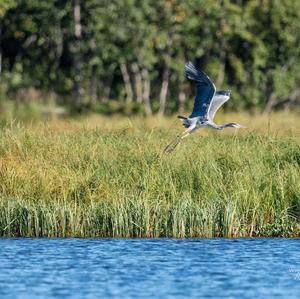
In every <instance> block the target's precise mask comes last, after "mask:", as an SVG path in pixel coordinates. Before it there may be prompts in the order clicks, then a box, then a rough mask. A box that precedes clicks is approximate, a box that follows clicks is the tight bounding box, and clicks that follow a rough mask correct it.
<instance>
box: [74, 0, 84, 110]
mask: <svg viewBox="0 0 300 299" xmlns="http://www.w3.org/2000/svg"><path fill="white" fill-rule="evenodd" d="M74 23H75V28H74V33H75V50H74V97H75V105H76V106H77V108H78V107H80V106H81V96H82V90H81V53H80V52H81V51H80V46H81V38H82V32H81V8H80V0H74Z"/></svg>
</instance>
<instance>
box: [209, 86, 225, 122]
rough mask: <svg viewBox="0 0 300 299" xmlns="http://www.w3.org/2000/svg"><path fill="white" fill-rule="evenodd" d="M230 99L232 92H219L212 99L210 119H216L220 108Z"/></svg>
mask: <svg viewBox="0 0 300 299" xmlns="http://www.w3.org/2000/svg"><path fill="white" fill-rule="evenodd" d="M229 98H230V91H229V90H226V91H217V92H216V93H215V95H214V96H213V98H212V101H211V104H210V107H209V110H208V118H209V119H210V120H213V119H214V117H215V114H216V112H217V111H218V110H219V108H220V107H221V106H222V105H223V104H224V103H225V102H227V101H228V100H229Z"/></svg>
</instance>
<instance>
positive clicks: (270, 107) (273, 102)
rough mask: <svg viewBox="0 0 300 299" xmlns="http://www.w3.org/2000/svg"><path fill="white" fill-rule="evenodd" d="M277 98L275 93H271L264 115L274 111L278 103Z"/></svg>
mask: <svg viewBox="0 0 300 299" xmlns="http://www.w3.org/2000/svg"><path fill="white" fill-rule="evenodd" d="M276 99H277V97H276V94H275V92H274V91H273V92H271V94H270V96H269V99H268V102H267V104H266V107H265V109H264V113H265V114H268V113H270V112H271V111H272V110H273V107H274V106H275V105H276V103H277V101H276Z"/></svg>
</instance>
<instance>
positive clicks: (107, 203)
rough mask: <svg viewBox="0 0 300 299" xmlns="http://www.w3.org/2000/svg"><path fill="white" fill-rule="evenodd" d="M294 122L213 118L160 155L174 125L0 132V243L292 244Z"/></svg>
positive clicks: (114, 122) (100, 120) (297, 176)
mask: <svg viewBox="0 0 300 299" xmlns="http://www.w3.org/2000/svg"><path fill="white" fill-rule="evenodd" d="M298 118H299V115H296V114H284V113H281V114H275V115H273V116H259V115H246V114H228V115H223V116H222V115H221V116H220V117H219V118H218V119H217V122H219V123H221V122H222V121H238V122H240V123H241V124H245V125H246V126H247V127H248V128H247V129H243V130H235V129H234V130H230V129H228V130H227V131H223V132H220V131H213V130H208V129H207V130H199V132H197V133H195V134H194V135H192V136H191V137H189V138H187V139H186V140H184V141H183V142H182V143H181V144H180V145H179V146H178V147H177V148H176V150H175V151H174V152H173V153H171V154H168V155H166V154H163V149H164V147H165V146H166V145H167V143H168V142H169V141H170V140H172V138H173V137H174V136H175V135H176V134H177V133H178V132H180V131H182V130H183V129H182V128H181V126H180V123H179V121H177V120H176V118H175V117H170V118H149V119H143V118H141V117H139V118H138V117H137V118H131V119H130V118H121V117H113V118H111V119H110V118H107V117H90V118H89V119H88V120H77V121H75V120H73V121H56V122H50V123H42V122H37V123H34V124H32V125H30V124H29V125H28V124H26V125H20V124H17V123H16V122H15V123H13V124H11V125H6V126H4V127H2V128H1V131H0V188H1V189H0V235H1V236H58V237H64V236H72V237H176V238H177V237H214V236H225V237H234V236H236V237H244V236H300V137H299V136H300V135H299V134H300V121H299V120H298Z"/></svg>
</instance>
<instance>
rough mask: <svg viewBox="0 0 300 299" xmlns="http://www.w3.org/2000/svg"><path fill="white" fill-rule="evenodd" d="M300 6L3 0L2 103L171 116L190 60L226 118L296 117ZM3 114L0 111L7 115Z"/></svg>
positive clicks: (225, 0) (284, 0)
mask: <svg viewBox="0 0 300 299" xmlns="http://www.w3.org/2000/svg"><path fill="white" fill-rule="evenodd" d="M299 54H300V1H294V0H251V1H249V0H220V1H207V0H206V1H204V0H190V1H184V0H143V1H139V0H100V1H99V0H85V1H83V0H73V1H71V0H52V1H49V0H0V103H1V106H0V108H1V107H5V103H6V102H9V103H14V104H15V105H24V103H26V104H28V103H32V102H39V103H47V102H49V101H54V102H55V105H59V106H62V107H68V108H71V110H73V111H77V112H83V111H93V112H96V113H114V112H119V113H125V114H126V113H141V114H144V115H152V114H159V115H163V114H171V113H174V112H177V111H184V110H186V109H188V108H189V107H191V105H192V97H193V90H192V88H191V85H190V83H189V82H188V81H187V80H186V78H185V76H184V64H185V63H186V61H188V60H191V61H193V62H195V63H196V64H197V65H198V66H199V67H201V68H202V69H203V70H204V71H205V72H206V73H207V74H208V75H209V76H210V77H211V78H212V79H213V81H214V82H215V85H216V86H217V88H219V89H224V88H227V89H230V90H231V91H232V99H231V101H230V102H229V103H228V105H227V109H229V110H235V111H237V110H248V111H260V112H265V113H268V112H271V111H274V110H281V109H284V110H293V111H294V110H297V109H299V103H300V59H299V58H300V55H299ZM2 110H3V109H0V113H1V111H2Z"/></svg>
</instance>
